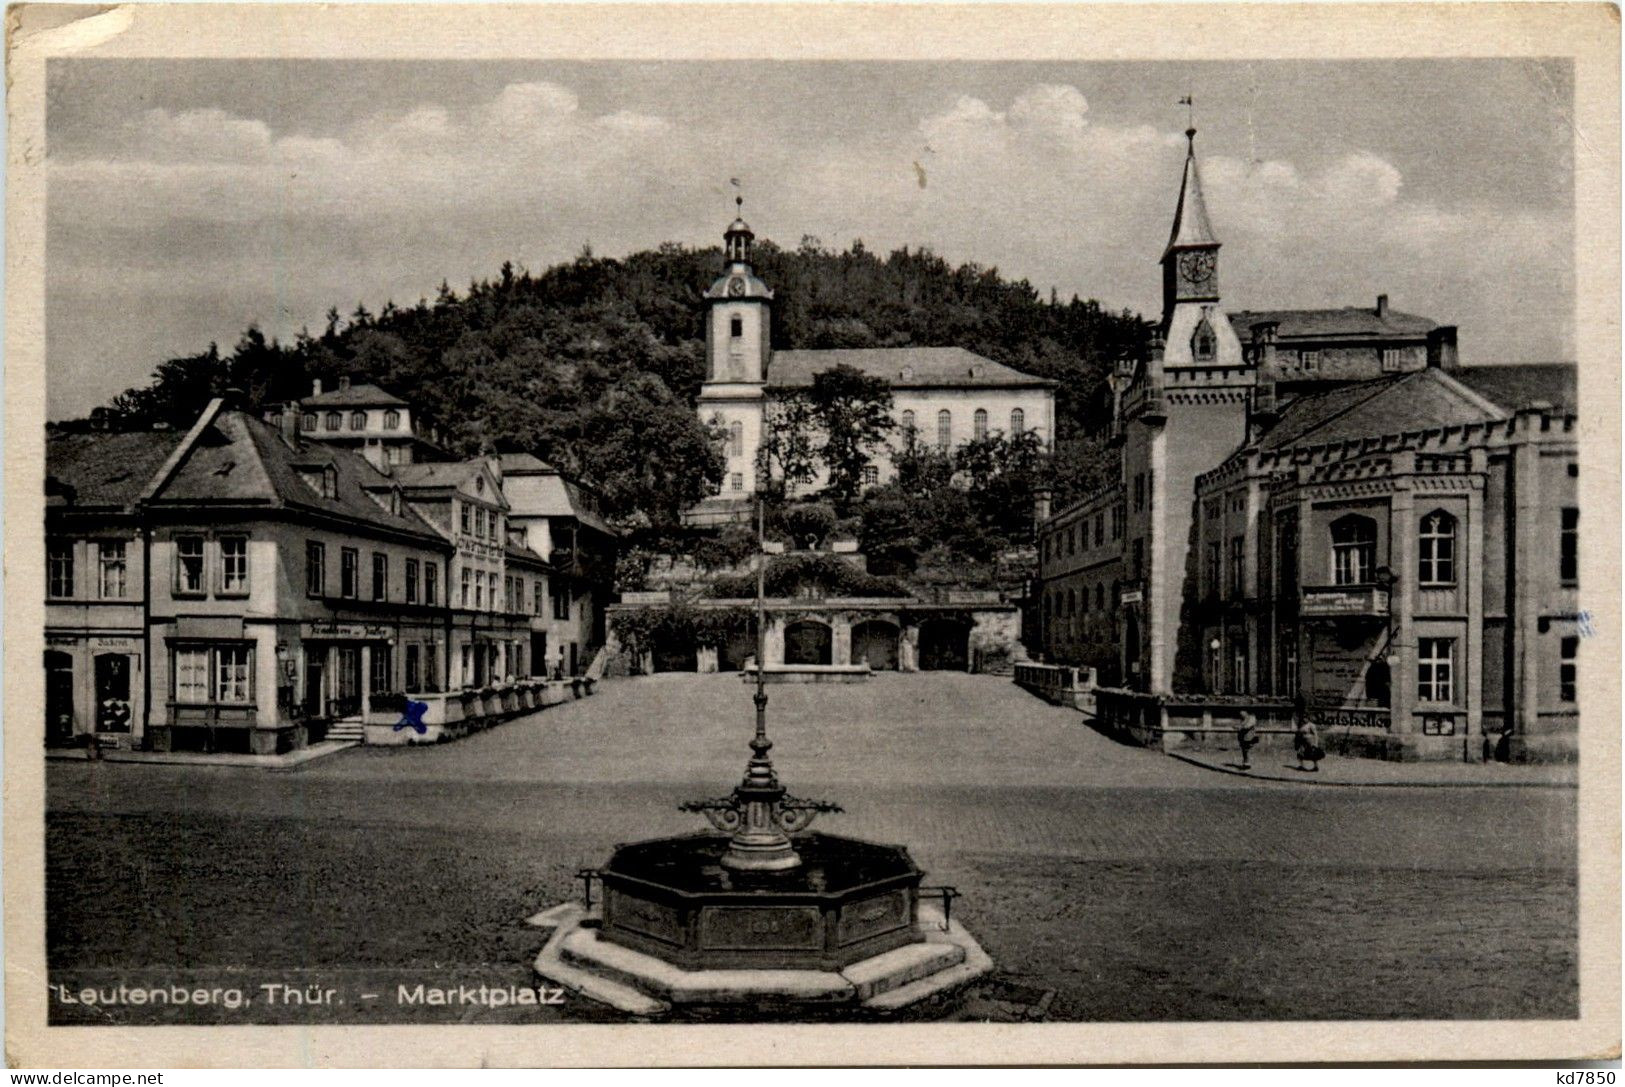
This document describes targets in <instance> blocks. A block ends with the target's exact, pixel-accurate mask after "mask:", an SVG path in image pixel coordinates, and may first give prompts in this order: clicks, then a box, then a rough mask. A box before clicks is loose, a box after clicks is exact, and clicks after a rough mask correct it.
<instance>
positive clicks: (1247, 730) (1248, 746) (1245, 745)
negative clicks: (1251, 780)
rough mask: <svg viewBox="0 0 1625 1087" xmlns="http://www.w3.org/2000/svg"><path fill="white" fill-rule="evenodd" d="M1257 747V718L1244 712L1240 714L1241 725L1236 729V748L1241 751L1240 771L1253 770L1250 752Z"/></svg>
mask: <svg viewBox="0 0 1625 1087" xmlns="http://www.w3.org/2000/svg"><path fill="white" fill-rule="evenodd" d="M1257 746H1258V718H1256V717H1254V716H1253V715H1252V714H1251V713H1249V712H1248V711H1246V710H1243V711H1242V712H1241V724H1240V725H1238V726H1237V727H1236V747H1238V748H1239V749H1240V750H1241V769H1243V770H1251V769H1252V768H1253V764H1252V759H1251V752H1252V750H1253V748H1255V747H1257Z"/></svg>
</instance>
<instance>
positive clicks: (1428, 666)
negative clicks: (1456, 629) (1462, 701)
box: [1416, 638, 1456, 702]
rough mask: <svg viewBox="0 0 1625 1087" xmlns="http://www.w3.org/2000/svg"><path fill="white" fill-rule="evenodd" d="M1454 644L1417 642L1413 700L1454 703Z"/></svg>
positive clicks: (1429, 640) (1430, 640)
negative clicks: (1414, 698) (1414, 696)
mask: <svg viewBox="0 0 1625 1087" xmlns="http://www.w3.org/2000/svg"><path fill="white" fill-rule="evenodd" d="M1455 672H1456V640H1455V639H1454V638H1418V639H1417V640H1416V697H1417V698H1418V699H1419V700H1421V701H1423V702H1453V701H1455V681H1456V676H1455Z"/></svg>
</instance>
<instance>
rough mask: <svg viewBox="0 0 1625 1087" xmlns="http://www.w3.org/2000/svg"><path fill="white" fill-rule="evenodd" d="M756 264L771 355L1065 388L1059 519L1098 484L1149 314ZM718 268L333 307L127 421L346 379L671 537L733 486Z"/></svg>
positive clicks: (175, 416) (199, 366) (804, 260)
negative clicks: (310, 325)
mask: <svg viewBox="0 0 1625 1087" xmlns="http://www.w3.org/2000/svg"><path fill="white" fill-rule="evenodd" d="M754 259H755V264H756V268H757V271H758V273H759V274H760V275H761V276H762V278H763V279H764V280H766V281H767V282H768V283H769V284H770V285H772V287H773V289H774V291H775V293H776V296H777V297H776V300H775V303H774V320H773V345H774V347H775V348H780V349H789V348H835V347H891V346H905V345H910V344H916V345H925V346H945V345H953V346H960V347H964V348H967V349H969V350H971V351H975V352H977V353H979V354H982V355H985V356H987V357H989V358H992V359H995V360H997V361H999V362H1003V363H1006V364H1008V365H1011V366H1014V367H1016V368H1018V369H1021V370H1025V371H1028V372H1030V373H1035V374H1039V375H1042V376H1045V377H1050V378H1054V379H1055V380H1057V381H1058V382H1059V383H1060V384H1059V388H1058V389H1057V415H1058V424H1057V429H1058V435H1057V438H1058V440H1059V442H1060V446H1059V448H1060V450H1061V451H1062V455H1061V456H1058V457H1057V458H1056V463H1055V464H1054V466H1053V471H1054V474H1055V486H1056V491H1057V494H1056V499H1057V502H1064V501H1066V500H1068V499H1069V498H1070V497H1071V496H1072V495H1073V494H1075V493H1078V492H1079V491H1080V490H1081V489H1084V488H1087V487H1088V486H1091V485H1092V482H1093V479H1092V476H1093V473H1094V469H1093V468H1092V467H1090V465H1092V464H1094V463H1095V462H1097V461H1098V460H1099V459H1100V458H1098V456H1095V455H1094V450H1093V448H1092V446H1093V444H1094V443H1093V441H1092V440H1090V436H1091V435H1093V434H1095V433H1096V432H1098V431H1099V430H1100V429H1101V428H1102V427H1103V425H1104V423H1105V421H1106V417H1105V411H1106V404H1107V401H1106V399H1105V377H1106V374H1107V373H1108V370H1109V367H1110V364H1111V361H1112V360H1113V359H1114V358H1116V357H1118V356H1119V355H1123V354H1135V353H1138V352H1139V350H1140V349H1141V347H1142V345H1143V342H1144V339H1145V337H1146V333H1147V330H1148V328H1149V326H1148V325H1147V324H1146V323H1145V322H1144V321H1142V320H1141V319H1140V318H1139V317H1138V316H1136V315H1134V314H1132V313H1128V312H1121V313H1114V312H1108V311H1106V310H1104V309H1103V308H1102V307H1101V306H1100V305H1099V304H1098V303H1096V302H1093V301H1087V302H1086V301H1080V300H1078V299H1076V298H1073V299H1072V300H1071V301H1069V302H1061V301H1059V300H1058V299H1057V298H1055V297H1054V295H1053V294H1051V295H1050V296H1049V297H1048V298H1045V297H1041V296H1040V294H1039V292H1038V291H1036V290H1035V289H1034V288H1033V287H1032V286H1031V285H1030V284H1029V283H1027V282H1025V281H1016V282H1011V281H1008V280H1005V279H1004V278H1002V277H1001V276H1000V275H999V273H998V270H997V269H994V268H983V267H980V266H978V265H975V264H965V265H960V266H957V267H955V266H953V265H951V264H949V263H948V262H947V261H945V260H943V259H941V258H940V257H937V256H935V255H934V254H932V253H930V252H929V251H925V250H909V249H900V250H897V251H895V252H893V253H890V254H888V255H887V256H885V257H880V256H878V255H876V254H874V253H871V252H869V251H868V250H867V249H865V248H864V246H863V245H862V243H861V242H858V243H854V244H853V246H852V247H851V248H850V249H848V250H846V251H844V252H836V251H832V250H829V249H826V248H824V247H823V246H821V245H820V244H819V243H818V242H817V240H816V239H812V238H805V239H803V240H802V244H801V245H800V246H799V247H797V248H796V249H794V250H786V249H780V248H778V247H776V246H774V245H773V244H772V243H771V242H762V243H759V244H758V245H757V246H756V249H755V257H754ZM722 267H723V257H722V253H721V251H720V249H717V248H705V249H689V248H685V247H683V246H679V245H675V244H666V245H662V246H660V247H659V248H658V249H654V250H647V251H644V252H639V253H634V254H632V255H631V256H628V257H626V258H624V259H619V260H610V259H602V258H598V257H595V256H594V255H593V254H592V253H591V252H590V251H584V252H583V253H582V254H581V255H580V256H579V257H578V258H577V259H575V260H573V261H570V262H568V263H564V264H559V265H555V266H553V267H551V268H548V269H546V270H545V271H542V272H540V273H534V274H533V273H531V272H528V271H522V270H517V269H515V268H514V266H513V265H512V264H511V263H509V264H505V265H503V267H502V270H501V273H500V275H499V276H498V277H497V278H496V279H495V280H491V281H479V282H475V283H471V284H470V285H469V287H468V289H467V291H466V292H465V293H462V294H459V293H457V292H456V291H453V290H452V289H451V288H450V286H449V285H447V284H442V285H441V287H440V290H439V292H438V293H437V295H436V296H435V297H434V298H433V299H429V298H425V299H421V300H419V301H418V302H417V303H416V304H415V305H411V306H409V307H405V308H402V307H400V306H397V305H396V304H395V303H393V302H389V303H386V304H385V305H384V306H383V307H382V308H381V309H379V311H378V312H377V313H373V312H371V311H369V310H368V309H367V308H366V307H365V306H364V305H358V306H357V307H356V308H355V310H354V311H353V312H352V313H350V315H349V316H347V317H346V316H343V315H341V314H340V313H339V311H338V310H337V308H335V309H333V310H331V311H329V313H328V315H327V323H326V327H325V328H323V329H321V330H320V331H319V332H317V333H310V332H308V331H307V332H303V333H301V334H300V335H299V336H298V337H297V338H296V339H295V341H294V342H293V343H291V344H281V343H278V342H277V341H275V340H269V341H268V340H266V338H265V337H264V336H263V335H262V334H261V333H260V332H259V330H257V329H254V328H250V329H249V330H248V331H247V332H246V333H245V334H244V335H243V337H242V339H241V340H240V341H239V342H238V344H237V345H236V347H235V348H234V349H233V350H232V351H231V352H230V354H222V353H220V351H219V350H218V349H217V347H216V346H215V345H210V347H209V348H208V350H206V351H204V352H202V353H200V354H197V355H193V356H188V357H183V358H175V359H170V360H167V361H165V362H163V363H161V364H160V365H159V366H158V368H157V370H156V371H155V373H154V374H153V379H152V381H151V382H150V383H149V384H148V385H146V386H144V387H140V388H134V389H130V390H129V391H127V392H125V393H123V394H121V395H120V396H119V397H117V398H116V399H115V400H114V402H113V404H112V405H111V409H112V415H113V416H114V418H115V420H117V419H120V418H122V419H123V420H125V421H127V422H128V423H130V424H135V425H141V424H149V423H153V422H158V421H163V422H167V423H170V424H171V425H176V426H180V425H185V424H187V423H189V422H190V421H191V420H192V419H193V418H195V417H196V414H197V412H198V411H199V410H200V409H201V408H202V407H203V406H204V404H206V403H207V402H208V400H209V398H210V397H213V396H217V395H220V394H221V393H222V392H224V391H225V390H226V389H227V388H230V387H236V388H239V389H241V390H243V392H244V394H245V395H246V400H247V402H248V406H249V407H251V408H256V409H257V408H262V407H265V406H269V405H271V404H274V403H278V402H281V401H286V400H290V399H295V398H298V397H300V396H303V395H306V394H308V393H309V391H310V387H311V385H310V382H311V379H312V378H317V377H319V378H322V379H324V381H326V382H327V384H328V386H329V387H331V385H332V383H333V382H334V381H335V380H336V379H337V378H338V377H340V376H341V375H349V376H351V377H352V378H353V379H354V380H356V381H358V382H359V381H372V382H376V383H377V384H379V385H381V386H383V387H385V388H386V389H389V390H390V391H391V392H394V393H396V394H397V395H399V396H402V397H404V398H406V399H407V400H409V401H411V402H412V403H413V404H414V405H415V406H416V407H417V408H418V410H419V413H420V417H421V418H423V419H425V420H428V421H431V422H433V423H434V424H436V425H438V426H439V427H440V428H441V431H442V435H443V438H444V441H445V444H446V446H447V448H448V451H449V452H451V453H453V454H456V455H474V454H477V453H479V452H481V451H484V450H490V449H496V448H501V449H507V448H519V449H526V450H529V451H532V452H534V453H536V454H537V455H539V456H541V457H543V458H545V459H547V460H550V461H552V462H554V463H555V464H558V465H559V466H560V467H562V468H564V469H565V470H566V471H569V472H572V473H574V474H577V475H579V476H581V477H583V478H585V479H588V480H590V481H591V482H592V483H593V484H594V485H596V486H597V487H598V488H599V489H600V490H601V491H602V492H603V495H604V498H605V503H606V508H607V512H608V513H609V514H610V515H611V516H613V517H615V518H618V519H620V520H623V521H626V522H629V523H633V524H637V523H644V524H653V525H657V526H658V525H667V524H671V523H673V522H674V521H675V519H676V517H677V514H678V511H679V510H681V509H682V508H684V507H685V506H687V505H689V504H691V503H692V502H693V501H695V500H697V499H698V498H700V497H702V496H703V495H705V494H708V493H711V491H712V490H713V489H714V487H715V484H716V483H717V481H718V480H720V478H721V462H720V459H719V458H718V457H717V455H716V451H715V449H714V448H713V447H712V444H711V441H710V436H709V435H708V433H707V431H706V428H705V427H704V426H703V425H701V423H700V421H699V420H698V418H697V417H696V415H695V413H694V410H693V404H694V398H695V396H696V394H697V393H698V391H699V387H700V383H701V381H702V380H703V378H704V347H703V341H702V338H701V337H702V331H703V320H704V308H703V305H702V303H701V292H702V291H704V289H705V288H706V287H707V286H708V285H709V284H710V283H711V282H712V280H714V279H715V278H716V276H717V275H718V274H719V273H720V271H721V269H722Z"/></svg>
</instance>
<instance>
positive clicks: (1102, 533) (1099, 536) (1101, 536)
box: [1095, 513, 1106, 547]
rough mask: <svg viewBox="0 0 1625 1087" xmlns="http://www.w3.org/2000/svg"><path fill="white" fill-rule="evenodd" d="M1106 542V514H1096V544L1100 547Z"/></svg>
mask: <svg viewBox="0 0 1625 1087" xmlns="http://www.w3.org/2000/svg"><path fill="white" fill-rule="evenodd" d="M1105 542H1106V515H1105V514H1104V513H1097V514H1095V546H1096V547H1099V546H1100V545H1101V544H1103V543H1105Z"/></svg>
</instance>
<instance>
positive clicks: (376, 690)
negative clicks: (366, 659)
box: [371, 645, 395, 694]
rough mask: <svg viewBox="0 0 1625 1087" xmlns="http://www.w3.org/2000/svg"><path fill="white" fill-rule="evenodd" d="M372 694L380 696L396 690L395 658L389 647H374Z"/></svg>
mask: <svg viewBox="0 0 1625 1087" xmlns="http://www.w3.org/2000/svg"><path fill="white" fill-rule="evenodd" d="M371 656H372V661H371V671H372V675H371V678H372V693H373V694H380V693H384V692H388V691H392V690H394V689H395V683H394V676H393V672H394V664H395V661H394V658H393V656H392V655H391V653H390V651H389V646H387V645H374V646H373V647H372V654H371Z"/></svg>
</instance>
